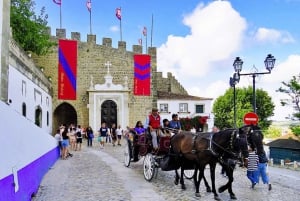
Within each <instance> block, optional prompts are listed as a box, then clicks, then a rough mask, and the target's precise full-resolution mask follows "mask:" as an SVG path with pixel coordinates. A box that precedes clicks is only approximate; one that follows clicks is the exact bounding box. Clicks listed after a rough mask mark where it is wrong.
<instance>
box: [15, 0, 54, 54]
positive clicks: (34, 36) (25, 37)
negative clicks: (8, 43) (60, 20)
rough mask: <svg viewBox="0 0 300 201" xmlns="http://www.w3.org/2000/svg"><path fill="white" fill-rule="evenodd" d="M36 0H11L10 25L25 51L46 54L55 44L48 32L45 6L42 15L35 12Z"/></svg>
mask: <svg viewBox="0 0 300 201" xmlns="http://www.w3.org/2000/svg"><path fill="white" fill-rule="evenodd" d="M34 6H35V3H34V1H31V0H11V12H10V26H11V27H12V35H13V38H14V40H15V41H17V42H18V43H19V44H20V46H21V47H22V48H23V49H24V50H25V51H32V52H34V53H36V54H37V55H43V54H46V53H47V52H48V50H49V48H50V47H51V46H52V45H53V42H51V41H50V35H49V34H48V33H47V31H48V28H47V23H48V22H47V18H48V15H47V14H45V7H43V8H42V9H41V13H40V15H38V16H37V15H36V14H35V12H34Z"/></svg>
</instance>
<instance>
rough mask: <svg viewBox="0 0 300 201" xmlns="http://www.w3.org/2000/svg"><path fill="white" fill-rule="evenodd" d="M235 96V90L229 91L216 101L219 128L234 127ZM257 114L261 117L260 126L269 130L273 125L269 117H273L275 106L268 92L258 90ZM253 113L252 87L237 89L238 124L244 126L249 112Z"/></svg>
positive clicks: (216, 117) (215, 113) (214, 109)
mask: <svg viewBox="0 0 300 201" xmlns="http://www.w3.org/2000/svg"><path fill="white" fill-rule="evenodd" d="M233 98H234V94H233V88H230V89H228V90H227V91H226V92H225V94H224V95H223V96H220V97H218V98H217V99H216V101H215V102H214V105H213V113H214V115H215V125H216V126H218V127H219V128H221V129H223V128H233V127H234V105H233V103H234V100H233ZM256 108H257V109H256V113H257V115H258V117H259V122H258V124H259V126H260V127H261V128H262V129H267V128H268V127H269V126H270V125H271V121H270V120H268V118H269V117H271V116H273V115H274V113H273V111H274V108H275V105H274V103H273V102H272V99H271V97H270V96H269V95H268V93H267V92H266V91H263V90H262V89H256ZM251 111H253V107H252V87H248V88H236V117H237V118H236V120H237V121H236V124H237V127H241V126H243V124H244V123H243V117H244V115H245V114H246V113H247V112H251Z"/></svg>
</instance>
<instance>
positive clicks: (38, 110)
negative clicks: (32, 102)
mask: <svg viewBox="0 0 300 201" xmlns="http://www.w3.org/2000/svg"><path fill="white" fill-rule="evenodd" d="M35 125H37V126H39V127H42V109H41V108H40V107H38V108H36V110H35Z"/></svg>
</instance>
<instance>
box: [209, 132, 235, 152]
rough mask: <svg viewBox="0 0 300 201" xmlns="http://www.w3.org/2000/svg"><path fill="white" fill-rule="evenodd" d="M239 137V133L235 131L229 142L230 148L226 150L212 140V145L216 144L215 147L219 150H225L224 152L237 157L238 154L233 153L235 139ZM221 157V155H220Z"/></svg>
mask: <svg viewBox="0 0 300 201" xmlns="http://www.w3.org/2000/svg"><path fill="white" fill-rule="evenodd" d="M236 136H237V131H236V130H233V131H232V133H231V135H230V142H229V148H224V147H223V146H221V145H219V144H218V143H216V142H215V141H214V140H213V139H212V138H211V140H210V141H211V142H210V143H212V144H214V145H215V146H217V147H218V148H220V149H221V150H223V151H224V152H226V153H228V154H230V155H232V156H234V157H236V156H237V153H235V152H233V151H232V150H233V148H234V147H233V141H234V138H236ZM212 150H213V149H212ZM214 153H216V152H215V151H214ZM219 155H220V154H219Z"/></svg>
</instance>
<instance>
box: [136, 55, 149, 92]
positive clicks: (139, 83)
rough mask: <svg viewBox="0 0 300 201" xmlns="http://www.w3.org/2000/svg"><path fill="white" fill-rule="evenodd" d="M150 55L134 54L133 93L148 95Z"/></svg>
mask: <svg viewBox="0 0 300 201" xmlns="http://www.w3.org/2000/svg"><path fill="white" fill-rule="evenodd" d="M150 59H151V58H150V55H145V54H140V55H134V95H142V96H150V93H151V91H150V81H151V80H150V76H151V63H150Z"/></svg>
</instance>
